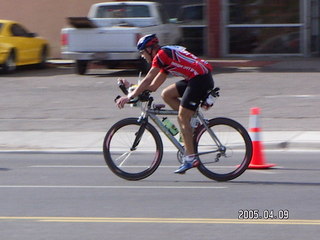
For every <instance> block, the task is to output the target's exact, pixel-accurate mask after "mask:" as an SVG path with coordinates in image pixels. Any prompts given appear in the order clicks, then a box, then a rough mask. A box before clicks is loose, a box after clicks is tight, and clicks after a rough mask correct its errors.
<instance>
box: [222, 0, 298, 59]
mask: <svg viewBox="0 0 320 240" xmlns="http://www.w3.org/2000/svg"><path fill="white" fill-rule="evenodd" d="M300 2H301V1H300V0H281V1H279V0H268V1H260V0H241V1H240V0H229V3H228V7H229V8H228V16H227V25H226V26H227V31H226V32H227V38H228V45H227V50H228V53H229V54H301V52H302V42H301V39H302V37H301V36H302V29H303V26H304V25H303V23H302V19H303V18H302V17H301V16H300V15H301V11H300Z"/></svg>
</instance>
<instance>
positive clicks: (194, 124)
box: [190, 117, 200, 128]
mask: <svg viewBox="0 0 320 240" xmlns="http://www.w3.org/2000/svg"><path fill="white" fill-rule="evenodd" d="M199 124H200V121H199V119H198V118H197V117H192V118H191V120H190V125H191V127H192V128H197V127H198V126H199Z"/></svg>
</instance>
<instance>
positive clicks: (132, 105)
mask: <svg viewBox="0 0 320 240" xmlns="http://www.w3.org/2000/svg"><path fill="white" fill-rule="evenodd" d="M137 87H138V85H137V84H134V85H131V86H130V87H129V89H128V92H129V93H131V92H133V91H134V90H135V89H136V88H137ZM132 100H134V101H137V100H138V97H135V98H134V99H132ZM140 105H141V103H140V102H136V103H132V104H130V106H131V107H137V106H140Z"/></svg>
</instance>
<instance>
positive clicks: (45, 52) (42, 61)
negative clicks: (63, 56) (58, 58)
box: [38, 46, 48, 68]
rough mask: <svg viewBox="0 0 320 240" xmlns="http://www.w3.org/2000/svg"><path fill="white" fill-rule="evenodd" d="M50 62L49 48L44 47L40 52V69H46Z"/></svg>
mask: <svg viewBox="0 0 320 240" xmlns="http://www.w3.org/2000/svg"><path fill="white" fill-rule="evenodd" d="M47 60H48V48H47V46H44V47H43V48H42V50H41V52H40V63H39V64H38V67H39V68H45V67H46V66H47Z"/></svg>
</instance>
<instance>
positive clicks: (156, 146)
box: [103, 118, 163, 180]
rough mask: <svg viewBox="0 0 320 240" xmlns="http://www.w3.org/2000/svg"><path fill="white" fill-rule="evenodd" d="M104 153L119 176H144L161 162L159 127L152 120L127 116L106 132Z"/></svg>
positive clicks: (136, 178) (134, 178)
mask: <svg viewBox="0 0 320 240" xmlns="http://www.w3.org/2000/svg"><path fill="white" fill-rule="evenodd" d="M103 154H104V159H105V161H106V163H107V165H108V167H109V168H110V170H111V171H112V172H113V173H115V174H116V175H117V176H119V177H121V178H124V179H127V180H141V179H143V178H146V177H148V176H150V175H151V174H152V173H153V172H154V171H155V170H156V169H157V168H158V166H159V165H160V162H161V159H162V155H163V145H162V140H161V138H160V135H159V133H158V131H157V130H156V129H155V127H153V126H152V125H151V124H150V123H148V122H144V123H143V121H142V122H139V121H138V119H137V118H126V119H123V120H121V121H119V122H117V123H116V124H114V125H113V126H112V127H111V128H110V130H109V131H108V132H107V134H106V136H105V139H104V142H103Z"/></svg>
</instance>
